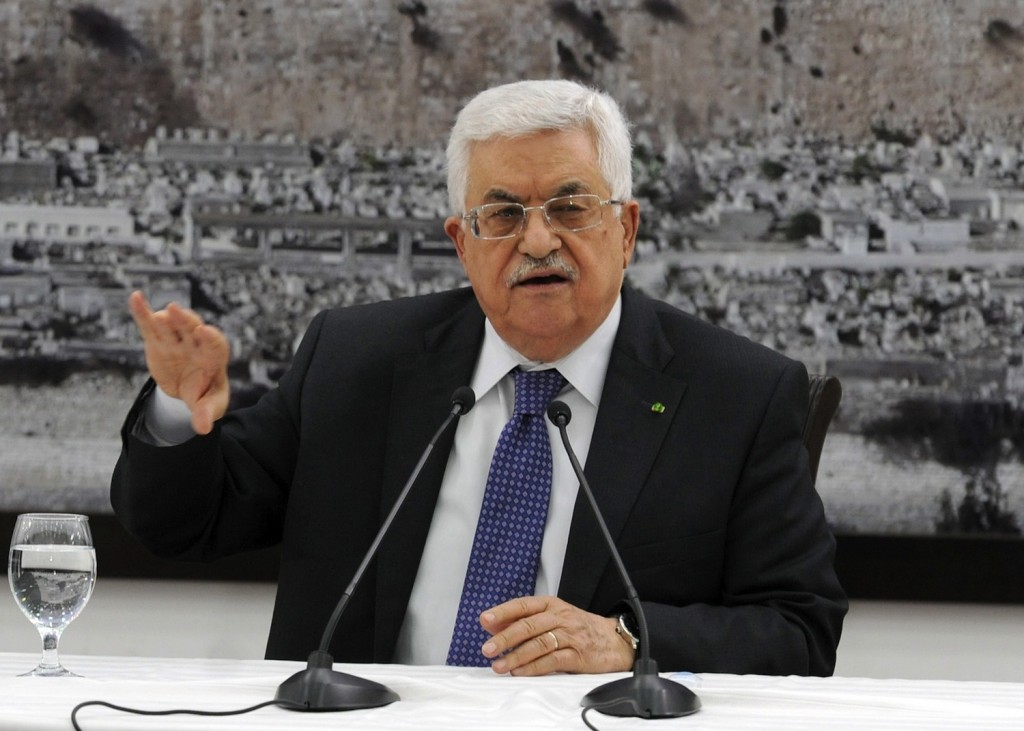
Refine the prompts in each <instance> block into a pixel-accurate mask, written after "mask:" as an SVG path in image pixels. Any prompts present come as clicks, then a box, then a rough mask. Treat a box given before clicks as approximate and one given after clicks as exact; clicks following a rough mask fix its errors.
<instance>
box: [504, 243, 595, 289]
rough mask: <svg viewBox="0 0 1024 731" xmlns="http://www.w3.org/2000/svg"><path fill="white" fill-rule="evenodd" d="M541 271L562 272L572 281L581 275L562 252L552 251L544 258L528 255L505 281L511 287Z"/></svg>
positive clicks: (549, 272)
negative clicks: (564, 257) (563, 256)
mask: <svg viewBox="0 0 1024 731" xmlns="http://www.w3.org/2000/svg"><path fill="white" fill-rule="evenodd" d="M541 271H543V272H546V273H548V274H561V275H562V276H564V277H565V278H566V279H568V280H569V281H570V282H575V281H576V280H577V279H579V276H580V275H579V272H578V271H576V269H575V268H573V267H572V266H571V265H570V264H569V263H568V262H566V261H565V259H563V258H562V255H561V254H559V253H558V252H557V251H552V252H551V253H550V254H548V255H547V256H545V257H544V258H543V259H534V258H533V257H531V256H527V257H526V258H525V259H523V261H522V263H520V264H519V266H517V267H516V268H515V271H513V272H512V273H511V274H510V275H509V276H508V279H506V280H505V283H506V284H508V286H509V287H514V286H516V285H517V284H519V283H520V282H522V281H523V280H524V279H526V278H528V277H529V276H530V275H532V274H534V273H536V272H541Z"/></svg>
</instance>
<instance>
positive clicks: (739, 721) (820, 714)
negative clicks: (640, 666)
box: [0, 653, 1024, 731]
mask: <svg viewBox="0 0 1024 731" xmlns="http://www.w3.org/2000/svg"><path fill="white" fill-rule="evenodd" d="M37 660H38V656H36V655H30V654H23V653H0V729H3V730H4V731H14V730H16V729H17V730H20V729H60V730H61V731H67V729H70V728H71V722H70V715H71V709H72V708H74V706H75V705H77V704H78V703H80V702H82V701H86V700H93V699H96V700H105V701H109V702H111V703H116V704H119V705H126V706H133V707H139V708H145V709H151V710H156V709H173V708H200V709H207V710H228V709H232V708H242V707H245V706H250V705H255V704H257V703H260V702H262V701H267V700H271V699H273V697H274V693H275V692H276V690H277V686H278V685H279V684H280V683H281V682H282V681H283V680H285V679H286V678H288V677H289V676H290V675H291V674H292V673H295V672H297V671H298V670H301V669H302V668H303V667H305V664H304V663H297V662H273V661H262V660H240V661H230V660H183V659H163V658H136V657H93V656H81V655H80V656H75V655H68V656H66V657H63V658H62V660H63V662H64V665H65V666H66V667H68V668H69V669H71V670H73V671H75V672H77V673H79V674H81V675H83V676H85V677H82V678H20V677H15V676H16V675H17V673H21V672H25V671H27V670H29V669H31V668H32V667H33V666H34V665H35V663H36V662H37ZM335 669H336V670H341V671H343V672H348V673H352V674H355V675H360V676H362V677H364V678H368V679H370V680H375V681H377V682H380V683H384V684H385V685H387V686H388V687H390V688H391V689H392V690H394V691H395V692H397V693H398V694H399V696H400V697H401V700H400V701H398V702H396V703H393V704H391V705H389V706H384V707H382V708H375V709H368V710H361V711H346V712H341V713H297V712H294V711H286V710H281V709H278V708H264V709H261V710H258V711H255V712H253V713H250V714H247V715H245V716H230V717H197V716H164V717H150V716H147V717H143V716H135V715H126V714H123V713H118V712H115V711H112V710H109V709H106V708H102V707H90V708H87V709H84V710H83V711H82V712H81V713H80V714H79V717H78V720H79V723H80V724H81V726H82V728H83V731H107V730H113V729H133V730H134V731H139V730H146V729H175V730H177V729H211V730H214V731H223V730H225V729H321V728H330V729H371V730H372V729H417V730H418V731H423V730H424V729H444V730H445V731H453V730H458V729H467V730H468V729H472V731H479V730H480V729H516V731H523V730H524V729H585V726H584V724H583V722H582V721H581V719H580V710H581V709H580V706H579V702H580V699H581V698H582V697H583V696H584V695H585V694H586V693H588V692H589V691H590V690H592V689H594V688H595V687H597V686H598V685H601V684H603V683H605V682H608V681H610V680H613V679H615V678H616V677H622V676H621V675H599V676H595V675H586V676H579V675H558V676H549V677H544V678H512V677H505V676H496V675H494V673H492V672H491V671H490V670H489V669H486V668H481V669H475V668H474V669H466V668H447V667H412V666H403V665H342V664H338V665H335ZM668 677H676V676H673V675H671V674H669V675H668ZM676 679H678V680H680V681H681V682H683V683H685V684H686V685H688V686H689V687H691V688H692V689H693V690H694V691H696V692H697V694H698V695H699V696H700V699H701V702H702V704H703V708H702V709H701V710H700V711H699V712H697V713H696V714H694V715H692V716H687V717H683V718H675V719H658V720H645V719H635V718H633V719H627V718H615V717H611V716H604V715H601V714H599V713H595V712H591V713H590V714H588V716H587V718H588V720H590V721H591V723H593V724H594V725H595V726H596V727H597V728H599V729H602V730H604V729H649V730H650V731H669V730H670V729H687V730H688V731H704V730H705V729H714V730H716V731H717V730H722V729H728V731H745V730H747V729H749V730H750V731H754V730H756V731H775V730H777V731H802V730H804V729H806V730H807V731H811V730H812V729H813V731H847V730H848V731H854V730H856V731H865V730H868V729H899V730H900V731H910V730H913V729H921V730H922V731H923V730H924V729H927V730H928V731H935V730H936V729H955V730H956V731H967V730H970V729H978V731H1002V730H1004V729H1005V730H1006V731H1010V730H1011V729H1012V731H1024V684H1021V683H991V682H960V681H939V680H936V681H925V680H871V679H864V678H798V677H783V678H775V677H765V676H752V675H748V676H740V675H712V674H706V675H695V676H685V675H684V676H678V677H677V678H676Z"/></svg>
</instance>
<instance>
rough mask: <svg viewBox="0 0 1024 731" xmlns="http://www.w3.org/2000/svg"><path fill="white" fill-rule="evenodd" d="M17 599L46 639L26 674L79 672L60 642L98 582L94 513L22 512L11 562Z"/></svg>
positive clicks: (12, 544)
mask: <svg viewBox="0 0 1024 731" xmlns="http://www.w3.org/2000/svg"><path fill="white" fill-rule="evenodd" d="M7 577H8V579H9V580H10V582H11V591H12V592H14V599H15V601H17V602H18V606H19V607H21V611H23V612H24V613H25V616H26V617H28V619H29V621H30V622H32V624H34V625H35V626H36V629H37V630H39V636H40V637H41V638H42V640H43V657H42V660H40V662H39V666H38V667H36V669H35V670H32V671H31V672H28V673H25V675H46V676H55V675H74V674H75V673H72V672H71V671H69V670H66V669H65V668H64V667H62V666H61V664H60V659H59V658H58V656H57V643H58V642H59V641H60V636H61V633H62V632H63V631H64V628H65V627H67V626H68V624H70V622H71V620H73V619H74V618H75V617H77V616H78V613H79V612H81V611H82V608H83V607H84V606H85V604H86V602H88V601H89V597H90V596H91V595H92V588H93V585H94V584H95V583H96V550H95V549H94V548H93V545H92V534H91V533H90V531H89V519H88V518H87V517H86V516H84V515H70V514H66V513H26V514H24V515H19V516H18V521H17V523H16V524H15V526H14V535H13V536H12V537H11V553H10V556H9V558H8V564H7Z"/></svg>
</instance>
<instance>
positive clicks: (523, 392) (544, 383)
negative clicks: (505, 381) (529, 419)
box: [513, 368, 566, 415]
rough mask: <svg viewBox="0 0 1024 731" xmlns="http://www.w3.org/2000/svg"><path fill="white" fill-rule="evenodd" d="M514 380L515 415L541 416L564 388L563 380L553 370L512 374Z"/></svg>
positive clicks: (519, 371) (515, 372) (520, 371)
mask: <svg viewBox="0 0 1024 731" xmlns="http://www.w3.org/2000/svg"><path fill="white" fill-rule="evenodd" d="M513 373H514V375H515V379H516V405H515V413H516V414H535V415H539V414H543V413H544V412H545V411H547V408H548V404H549V403H551V401H552V399H554V398H555V396H557V395H558V392H559V391H561V390H562V387H563V386H565V383H566V381H565V378H563V377H562V374H561V373H559V372H558V371H557V370H556V369H554V368H549V369H547V370H544V371H522V370H519V369H518V368H517V369H516V370H515V371H514V372H513Z"/></svg>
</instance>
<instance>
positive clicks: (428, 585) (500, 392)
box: [139, 297, 622, 665]
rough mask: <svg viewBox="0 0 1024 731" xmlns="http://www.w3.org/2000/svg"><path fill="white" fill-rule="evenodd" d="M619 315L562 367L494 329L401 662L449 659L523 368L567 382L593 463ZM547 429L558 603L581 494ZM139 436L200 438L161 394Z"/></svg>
mask: <svg viewBox="0 0 1024 731" xmlns="http://www.w3.org/2000/svg"><path fill="white" fill-rule="evenodd" d="M621 314H622V298H621V297H620V298H619V299H617V300H616V302H615V305H614V306H613V307H612V310H611V312H610V313H609V314H608V317H607V318H605V320H604V322H603V323H602V324H601V325H600V326H599V327H598V328H597V330H595V331H594V333H593V334H592V335H591V336H590V337H589V338H588V339H587V340H586V341H584V342H583V344H582V345H580V346H579V347H578V348H576V350H574V351H573V352H572V353H570V354H569V355H567V356H566V357H565V358H562V359H561V360H559V361H557V362H554V363H539V362H537V361H530V360H528V359H526V358H525V357H523V356H522V355H520V354H519V353H517V352H516V351H515V350H513V349H512V348H511V347H509V346H508V345H507V344H506V343H505V342H504V341H503V340H502V339H501V338H500V337H499V336H498V333H497V332H496V331H495V330H494V327H493V326H492V325H491V323H490V321H487V322H486V325H485V332H484V342H483V347H482V348H481V351H480V357H479V359H478V360H477V364H476V370H475V372H474V374H473V379H472V382H471V383H470V386H471V387H472V389H473V392H474V393H475V394H476V405H475V406H474V407H473V410H472V411H470V412H469V413H468V414H467V415H465V416H463V417H461V418H460V420H459V424H458V427H457V429H456V432H455V442H454V445H453V447H452V451H451V454H450V455H449V457H448V464H447V467H446V468H445V473H444V479H443V481H442V483H441V491H440V494H439V495H438V499H437V505H436V506H435V508H434V515H433V519H432V521H431V524H430V531H429V533H428V534H427V542H426V545H425V546H424V548H423V555H422V557H421V558H420V566H419V570H418V572H417V574H416V580H415V582H414V584H413V588H412V594H411V596H410V597H409V605H408V609H407V611H406V614H405V620H404V622H403V624H402V630H401V632H400V634H399V637H398V644H397V647H396V649H395V655H394V658H393V661H394V662H398V663H403V664H409V665H443V664H444V663H445V660H446V659H447V657H448V645H449V644H450V642H451V637H452V632H453V630H454V628H455V615H456V613H457V611H458V608H459V600H460V599H461V596H462V583H463V580H464V578H465V574H466V567H467V566H468V565H469V555H470V552H471V551H472V547H473V536H474V534H475V532H476V523H477V518H478V516H479V513H480V506H481V505H482V503H483V499H484V489H485V487H486V485H487V473H488V471H489V469H490V464H491V456H492V455H493V453H494V448H495V445H496V444H497V443H498V436H499V434H500V433H501V430H502V428H503V427H504V426H505V423H506V422H507V421H508V420H509V419H510V418H512V410H513V407H514V405H515V381H514V379H513V377H512V376H510V375H509V371H511V370H512V369H513V368H516V367H517V366H518V367H521V368H524V369H526V370H533V369H539V368H557V369H558V370H559V372H560V373H561V374H562V375H563V376H564V377H565V379H566V381H568V385H567V386H566V387H565V388H564V389H563V390H562V392H561V393H560V394H559V396H558V398H559V399H560V400H562V401H564V402H565V403H566V404H568V405H569V408H570V409H572V422H571V424H570V425H569V428H568V430H567V431H568V435H569V441H570V443H571V444H572V448H573V451H575V452H576V456H577V458H578V459H579V461H580V464H586V461H587V454H588V452H589V450H590V439H591V436H592V435H593V432H594V423H595V422H596V420H597V409H598V406H599V405H600V401H601V391H602V390H603V388H604V379H605V375H606V373H607V371H608V361H609V359H610V358H611V351H612V344H613V343H614V341H615V334H616V332H617V331H618V328H619V319H620V317H621ZM545 423H546V424H547V428H548V436H549V437H550V440H551V456H552V467H553V469H552V478H551V497H550V502H549V505H548V515H547V522H546V523H545V526H544V541H543V544H542V546H541V555H540V568H539V570H538V574H537V584H536V589H535V592H534V593H535V594H536V595H554V594H556V593H557V591H558V584H559V581H560V580H561V576H562V563H563V561H564V560H565V548H566V543H567V541H568V538H569V526H570V523H571V522H572V512H573V506H574V505H575V503H576V493H577V490H578V489H579V481H578V480H577V479H576V475H575V472H574V471H573V469H572V464H571V463H570V462H569V457H568V455H566V453H565V449H564V447H563V446H562V439H561V436H560V435H559V433H558V429H557V428H556V427H555V426H554V425H553V424H551V422H550V421H548V420H547V419H545ZM139 435H140V436H141V437H142V438H144V439H146V440H147V441H150V442H152V443H155V444H158V445H171V444H176V443H180V442H183V441H185V440H186V439H188V438H190V437H191V436H192V435H193V432H192V430H191V426H190V425H189V412H188V408H187V407H186V406H185V405H184V403H182V402H180V401H178V400H177V399H173V398H171V397H170V396H167V395H166V394H165V393H164V392H163V391H162V390H160V389H157V390H156V395H155V397H154V398H151V399H149V403H148V404H147V405H146V410H145V413H144V418H143V420H142V424H140V431H139ZM347 580H348V579H347V578H346V581H347Z"/></svg>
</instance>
